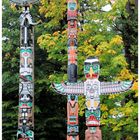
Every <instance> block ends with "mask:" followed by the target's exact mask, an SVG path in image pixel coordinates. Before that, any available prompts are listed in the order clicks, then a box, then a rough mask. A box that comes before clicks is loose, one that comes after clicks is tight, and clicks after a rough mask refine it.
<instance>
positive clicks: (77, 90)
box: [52, 83, 84, 95]
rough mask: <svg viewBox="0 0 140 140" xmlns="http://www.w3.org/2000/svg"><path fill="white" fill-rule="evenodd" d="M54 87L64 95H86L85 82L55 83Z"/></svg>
mask: <svg viewBox="0 0 140 140" xmlns="http://www.w3.org/2000/svg"><path fill="white" fill-rule="evenodd" d="M52 87H53V88H54V89H55V91H56V92H57V93H59V94H62V95H84V83H60V84H56V83H54V84H52Z"/></svg>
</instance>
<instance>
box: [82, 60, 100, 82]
mask: <svg viewBox="0 0 140 140" xmlns="http://www.w3.org/2000/svg"><path fill="white" fill-rule="evenodd" d="M99 71H100V65H99V60H98V58H88V59H86V61H85V62H84V74H85V77H86V79H98V77H99Z"/></svg>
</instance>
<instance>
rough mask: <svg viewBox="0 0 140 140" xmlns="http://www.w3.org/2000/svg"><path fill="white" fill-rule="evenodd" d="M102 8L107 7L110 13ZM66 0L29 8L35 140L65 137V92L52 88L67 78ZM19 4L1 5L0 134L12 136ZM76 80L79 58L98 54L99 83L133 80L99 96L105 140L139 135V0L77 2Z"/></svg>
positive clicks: (44, 1)
mask: <svg viewBox="0 0 140 140" xmlns="http://www.w3.org/2000/svg"><path fill="white" fill-rule="evenodd" d="M105 7H109V8H108V9H109V10H108V11H107V10H106V8H105ZM66 8H67V5H66V0H51V1H50V0H40V3H39V4H37V5H33V6H31V10H30V11H31V15H32V16H33V20H34V21H40V22H41V24H39V25H37V26H35V139H36V140H65V139H66V121H67V119H66V103H67V98H66V97H65V96H61V95H58V94H56V93H55V92H54V90H53V89H52V88H51V83H53V82H54V81H55V82H56V81H58V82H61V81H65V80H67V31H66V28H67V21H66V17H67V15H66V10H67V9H66ZM21 11H22V10H21V8H19V7H14V6H13V5H12V6H11V5H10V2H9V0H3V3H2V12H3V13H2V34H3V38H2V39H3V42H2V45H3V48H2V50H3V53H2V57H3V60H2V61H3V62H2V65H3V67H2V71H3V76H2V78H3V79H2V86H3V87H2V89H3V94H2V121H3V123H2V134H3V135H2V138H3V140H16V132H17V119H18V88H19V86H18V85H19V47H20V43H19V16H20V13H21ZM78 18H79V23H78V25H79V27H78V79H79V80H85V78H84V74H83V62H84V60H85V59H86V58H87V57H88V56H91V55H92V56H98V57H99V60H100V63H101V73H100V79H99V80H100V81H114V80H133V79H135V82H134V86H133V87H132V90H131V91H128V92H126V93H124V94H121V95H109V96H101V113H102V117H101V130H102V136H103V140H137V139H138V87H137V74H138V1H137V0H115V1H113V0H102V1H99V0H79V15H78ZM84 100H85V99H84V97H79V106H80V109H79V122H80V133H79V135H80V140H84V132H85V129H86V127H85V117H84V108H85V106H84Z"/></svg>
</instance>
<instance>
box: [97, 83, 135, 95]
mask: <svg viewBox="0 0 140 140" xmlns="http://www.w3.org/2000/svg"><path fill="white" fill-rule="evenodd" d="M132 85H133V81H121V82H101V83H100V94H101V95H108V94H117V93H122V92H125V91H127V90H129V89H130V88H131V87H132Z"/></svg>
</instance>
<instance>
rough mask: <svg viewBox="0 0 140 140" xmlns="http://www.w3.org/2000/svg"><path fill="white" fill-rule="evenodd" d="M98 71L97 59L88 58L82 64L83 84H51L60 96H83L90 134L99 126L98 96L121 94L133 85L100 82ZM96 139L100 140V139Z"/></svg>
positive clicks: (124, 82)
mask: <svg viewBox="0 0 140 140" xmlns="http://www.w3.org/2000/svg"><path fill="white" fill-rule="evenodd" d="M99 71H100V64H99V60H98V58H96V57H89V58H87V59H86V60H85V62H84V74H85V78H86V81H85V82H79V83H78V82H77V83H69V82H65V83H60V84H56V83H55V84H53V87H54V89H55V90H56V91H57V92H58V93H60V94H62V95H84V96H85V97H86V103H85V104H86V110H85V118H86V126H87V127H88V130H89V131H90V133H91V134H94V133H96V131H97V130H99V126H100V114H101V113H100V95H108V94H116V93H123V92H125V91H127V90H129V89H130V88H131V86H132V84H133V82H131V81H121V82H117V81H116V82H100V81H99V80H98V78H99ZM97 128H98V129H97ZM100 136H101V134H100ZM93 138H94V135H93ZM97 139H98V140H101V138H97Z"/></svg>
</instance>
